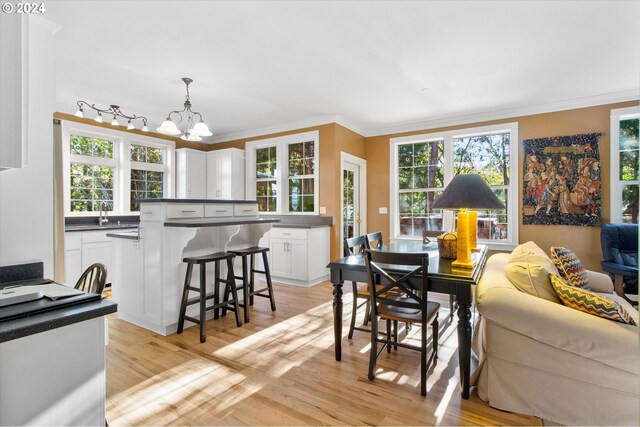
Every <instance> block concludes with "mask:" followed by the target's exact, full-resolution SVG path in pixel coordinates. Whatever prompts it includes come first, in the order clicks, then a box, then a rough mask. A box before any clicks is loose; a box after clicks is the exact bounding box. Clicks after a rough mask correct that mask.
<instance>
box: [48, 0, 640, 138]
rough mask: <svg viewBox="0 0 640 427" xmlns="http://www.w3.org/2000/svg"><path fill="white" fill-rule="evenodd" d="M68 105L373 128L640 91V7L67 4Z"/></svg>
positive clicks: (62, 97) (239, 124) (63, 80)
mask: <svg viewBox="0 0 640 427" xmlns="http://www.w3.org/2000/svg"><path fill="white" fill-rule="evenodd" d="M46 7H47V10H46V12H45V15H44V18H46V19H48V20H50V21H53V22H55V23H57V24H59V25H60V26H61V29H60V30H59V31H58V32H57V33H56V35H55V50H56V52H55V54H56V65H55V73H56V100H57V102H58V108H59V109H60V110H61V111H65V112H71V113H73V112H75V107H74V106H75V103H76V101H77V100H79V99H82V100H86V101H88V102H90V103H96V104H98V105H104V106H106V105H108V104H118V105H120V106H121V108H122V110H123V111H124V112H125V113H126V114H130V113H135V114H138V115H146V116H147V117H149V119H150V128H155V127H157V126H159V124H160V122H161V121H162V120H163V119H164V117H165V116H166V115H167V113H168V112H169V111H170V110H175V109H181V106H182V102H183V101H184V93H185V92H184V85H183V83H182V82H181V81H180V78H181V77H185V76H186V77H191V78H192V79H193V80H194V83H193V84H192V86H191V100H192V102H193V107H194V109H195V110H197V111H200V112H201V113H202V115H203V117H204V119H205V121H206V123H207V124H208V125H209V127H210V128H211V130H212V132H213V133H214V136H213V137H211V138H209V140H208V142H217V141H223V140H230V139H235V138H239V137H247V136H250V135H258V134H265V133H268V132H269V131H277V130H284V129H292V128H297V127H303V126H306V125H315V124H320V123H323V122H324V123H326V122H332V121H337V122H339V123H342V124H345V125H346V126H347V127H350V128H352V129H353V130H355V131H357V132H359V133H361V134H363V135H365V136H369V135H376V134H383V133H390V132H395V131H400V130H410V129H412V128H414V129H424V128H426V127H428V126H430V125H435V124H440V125H446V124H454V123H462V122H470V121H478V120H487V119H492V118H500V117H513V116H516V115H520V114H531V113H536V112H542V111H551V110H554V109H556V110H557V109H562V108H572V107H579V106H585V105H595V104H598V103H605V102H615V101H624V100H630V99H637V98H638V91H639V88H640V25H638V20H639V19H640V2H637V1H621V2H614V1H600V2H573V1H568V2H551V1H549V2H533V1H532V2H503V1H494V2H485V1H481V2H452V1H447V2H444V1H442V2H440V1H437V2H436V1H431V2H426V1H424V2H418V1H408V2H400V1H389V2H386V1H375V2H373V1H372V2H367V1H344V2H329V1H317V2H309V1H285V2H248V1H242V2H238V1H234V2H222V1H217V2H213V1H212V2H206V1H126V2H125V1H56V2H53V1H52V2H47V4H46Z"/></svg>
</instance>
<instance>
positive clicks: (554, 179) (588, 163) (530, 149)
mask: <svg viewBox="0 0 640 427" xmlns="http://www.w3.org/2000/svg"><path fill="white" fill-rule="evenodd" d="M601 136H602V133H589V134H582V135H572V136H555V137H551V138H538V139H527V140H524V141H523V145H524V169H523V174H524V185H523V197H522V224H523V225H528V224H543V225H581V226H590V227H597V226H599V225H600V210H601V194H602V188H601V187H602V185H601V182H602V181H601V176H600V175H601V169H600V152H599V141H600V137H601Z"/></svg>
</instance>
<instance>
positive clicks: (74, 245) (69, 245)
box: [64, 233, 82, 251]
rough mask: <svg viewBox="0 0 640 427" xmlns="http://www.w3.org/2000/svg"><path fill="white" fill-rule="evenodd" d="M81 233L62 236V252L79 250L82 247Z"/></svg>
mask: <svg viewBox="0 0 640 427" xmlns="http://www.w3.org/2000/svg"><path fill="white" fill-rule="evenodd" d="M80 235H81V233H66V234H65V235H64V250H65V251H72V250H80V246H81V245H82V238H81V236H80Z"/></svg>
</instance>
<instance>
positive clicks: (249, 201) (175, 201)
mask: <svg viewBox="0 0 640 427" xmlns="http://www.w3.org/2000/svg"><path fill="white" fill-rule="evenodd" d="M138 201H139V202H140V203H235V204H241V203H258V201H257V200H222V199H214V200H211V199H140V200H138Z"/></svg>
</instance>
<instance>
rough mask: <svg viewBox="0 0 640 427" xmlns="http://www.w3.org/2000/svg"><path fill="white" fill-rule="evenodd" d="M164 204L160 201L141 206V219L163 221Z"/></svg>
mask: <svg viewBox="0 0 640 427" xmlns="http://www.w3.org/2000/svg"><path fill="white" fill-rule="evenodd" d="M163 219H164V218H162V205H160V203H153V204H146V203H145V204H144V205H142V206H140V221H162V220H163Z"/></svg>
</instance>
